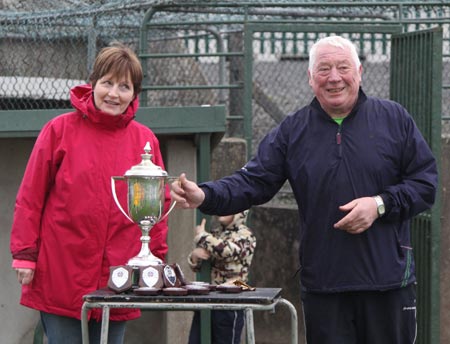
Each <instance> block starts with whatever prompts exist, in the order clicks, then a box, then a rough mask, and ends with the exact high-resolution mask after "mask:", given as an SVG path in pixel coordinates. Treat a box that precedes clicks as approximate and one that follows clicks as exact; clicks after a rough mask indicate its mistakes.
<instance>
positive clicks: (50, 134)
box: [10, 85, 170, 320]
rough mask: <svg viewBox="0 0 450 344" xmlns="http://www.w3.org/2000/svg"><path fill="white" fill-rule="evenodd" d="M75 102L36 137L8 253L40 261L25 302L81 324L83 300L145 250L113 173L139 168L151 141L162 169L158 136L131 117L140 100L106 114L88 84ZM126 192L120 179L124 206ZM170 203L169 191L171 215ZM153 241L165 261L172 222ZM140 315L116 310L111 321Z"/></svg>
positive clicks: (160, 226) (75, 92) (157, 227)
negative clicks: (116, 268) (113, 269)
mask: <svg viewBox="0 0 450 344" xmlns="http://www.w3.org/2000/svg"><path fill="white" fill-rule="evenodd" d="M71 102H72V105H73V106H74V108H75V109H76V111H75V112H70V113H66V114H63V115H60V116H58V117H56V118H54V119H52V120H51V121H50V122H48V123H47V124H46V125H45V126H44V127H43V129H42V131H41V133H40V134H39V136H38V138H37V141H36V143H35V146H34V148H33V151H32V153H31V156H30V159H29V161H28V165H27V168H26V170H25V174H24V177H23V180H22V184H21V186H20V189H19V192H18V195H17V199H16V206H15V211H14V221H13V225H12V233H11V244H10V248H11V252H12V256H13V258H14V259H15V260H27V261H35V262H36V270H35V274H34V279H33V281H32V283H31V285H29V286H23V287H22V297H21V304H22V305H24V306H28V307H31V308H34V309H37V310H40V311H44V312H48V313H52V314H57V315H63V316H68V317H73V318H78V319H80V313H81V306H82V303H83V300H82V297H83V295H85V294H87V293H89V292H92V291H94V290H96V289H99V288H103V287H105V286H106V285H107V282H108V278H109V267H110V266H115V265H123V264H125V263H126V262H127V261H128V259H129V258H131V257H133V256H135V255H136V254H137V253H138V252H139V250H140V247H141V243H140V240H139V238H140V236H141V231H140V228H139V226H137V225H135V224H133V223H131V222H130V221H129V220H128V219H127V218H126V217H125V216H124V215H123V214H122V213H121V212H120V210H119V209H118V207H117V205H116V204H115V202H114V200H113V196H112V191H111V176H123V175H124V174H125V172H126V171H127V170H128V169H130V168H131V167H132V166H134V165H136V164H138V163H140V162H141V160H142V158H141V154H142V153H143V152H144V151H143V148H144V146H145V144H146V142H147V141H148V142H150V145H151V148H152V151H151V154H153V158H152V160H153V163H155V164H156V165H159V166H161V167H162V168H163V169H164V164H163V160H162V156H161V152H160V147H159V142H158V140H157V138H156V137H155V135H154V133H153V132H152V131H151V130H150V129H149V128H147V127H146V126H144V125H142V124H140V123H138V122H136V121H134V120H133V119H134V117H135V113H136V111H137V108H138V106H139V105H138V104H139V103H138V100H137V99H135V100H134V101H133V102H132V103H131V104H130V106H129V107H128V109H127V110H126V112H125V113H124V114H123V115H118V116H112V115H108V114H105V113H103V112H101V111H99V110H97V109H96V108H95V106H94V103H93V96H92V88H91V86H90V85H83V86H77V87H75V88H73V89H72V90H71ZM126 189H127V185H126V182H123V181H117V182H116V193H117V196H118V199H119V201H120V202H121V204H122V207H123V208H124V209H126V207H127V197H126ZM169 203H170V195H169V188H168V187H166V203H165V209H166V210H167V209H168V206H169ZM150 236H151V250H152V252H153V254H155V255H156V256H158V257H159V258H161V259H163V260H164V257H165V254H166V253H167V243H166V236H167V220H163V221H162V222H160V223H159V224H157V225H155V226H154V227H153V228H152V229H151V231H150ZM92 312H93V313H91V315H92V316H94V318H99V317H100V316H101V314H100V312H99V311H92ZM139 315H140V312H139V310H132V309H114V310H111V319H112V320H129V319H134V318H137V317H139Z"/></svg>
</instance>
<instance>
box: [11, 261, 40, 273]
mask: <svg viewBox="0 0 450 344" xmlns="http://www.w3.org/2000/svg"><path fill="white" fill-rule="evenodd" d="M11 267H12V268H13V269H33V270H36V262H32V261H30V260H20V259H13V261H12V264H11Z"/></svg>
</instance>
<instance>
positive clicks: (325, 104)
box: [308, 44, 362, 117]
mask: <svg viewBox="0 0 450 344" xmlns="http://www.w3.org/2000/svg"><path fill="white" fill-rule="evenodd" d="M312 68H313V70H312V71H308V75H309V84H310V85H311V87H312V89H313V91H314V94H315V96H316V97H317V99H318V100H319V103H320V105H321V106H322V108H323V109H324V110H325V111H326V112H327V113H328V115H330V116H331V117H344V116H346V115H348V114H349V113H350V111H351V110H352V108H353V106H354V105H355V103H356V100H357V99H358V90H359V85H360V84H361V74H362V67H361V66H360V67H359V68H357V67H356V63H355V61H354V60H353V59H352V56H351V54H350V51H349V49H348V48H340V47H335V46H333V45H329V44H324V45H320V46H318V47H317V50H316V61H315V63H314V66H313V67H312Z"/></svg>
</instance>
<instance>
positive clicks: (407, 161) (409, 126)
mask: <svg viewBox="0 0 450 344" xmlns="http://www.w3.org/2000/svg"><path fill="white" fill-rule="evenodd" d="M405 111H406V110H405ZM407 118H408V120H407V121H406V122H405V133H406V139H405V141H404V142H405V143H404V144H405V147H404V149H403V156H402V157H401V166H402V168H401V171H400V173H401V175H400V176H399V183H397V184H395V185H391V186H389V187H387V188H386V190H384V192H383V194H382V197H383V200H384V201H385V203H386V208H387V213H386V219H388V220H398V219H401V220H404V219H408V218H411V217H413V216H415V215H417V214H419V213H421V212H423V211H425V210H426V209H429V208H430V207H431V206H432V205H433V203H434V201H435V197H436V190H437V187H438V170H437V164H436V160H435V158H434V156H433V153H432V152H431V149H430V148H429V146H428V144H427V142H426V141H425V139H424V137H423V136H422V134H421V133H420V131H419V129H418V128H417V126H416V125H415V123H414V121H413V119H412V118H411V117H410V116H409V115H408V116H407Z"/></svg>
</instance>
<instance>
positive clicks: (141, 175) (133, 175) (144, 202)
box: [111, 142, 176, 266]
mask: <svg viewBox="0 0 450 344" xmlns="http://www.w3.org/2000/svg"><path fill="white" fill-rule="evenodd" d="M150 151H151V147H150V143H149V142H147V144H146V145H145V147H144V154H141V156H142V161H141V163H140V164H138V165H135V166H133V167H132V168H131V169H130V170H128V171H126V172H125V175H124V176H113V177H111V189H112V194H113V198H114V201H115V202H116V205H117V206H118V208H119V209H120V211H121V212H122V213H123V214H124V215H125V216H126V217H127V218H128V219H129V220H130V221H131V222H133V223H135V224H137V225H139V226H140V228H141V232H142V236H141V238H140V240H141V244H142V245H141V250H140V252H139V253H138V255H137V256H135V257H133V258H131V259H130V260H129V261H128V263H127V265H130V266H148V265H159V264H162V263H163V262H162V260H161V259H159V258H158V257H156V256H154V255H153V254H152V252H151V251H150V245H149V244H150V235H149V233H150V230H151V229H152V227H153V226H154V225H155V224H156V223H158V222H160V221H161V220H163V219H164V218H165V217H166V216H167V215H169V213H170V212H171V211H172V209H173V208H174V206H175V202H173V203H172V205H171V206H170V208H169V210H168V211H167V212H166V213H165V214H164V201H165V187H166V185H167V184H168V183H169V182H171V181H172V180H175V179H176V178H173V177H169V176H168V174H167V172H166V171H164V170H163V169H162V168H161V167H159V166H156V165H155V164H153V162H152V161H151V157H152V155H151V154H150ZM116 181H126V182H127V187H128V188H127V196H128V197H127V201H128V202H127V203H128V207H127V210H128V211H127V212H126V211H125V210H124V209H123V207H122V205H121V204H120V202H119V200H118V198H117V194H116Z"/></svg>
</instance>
